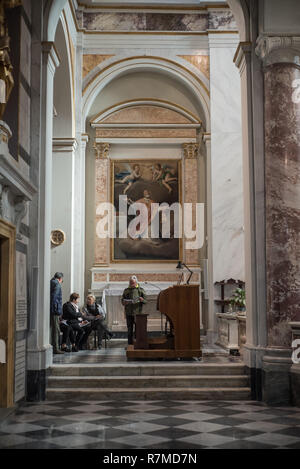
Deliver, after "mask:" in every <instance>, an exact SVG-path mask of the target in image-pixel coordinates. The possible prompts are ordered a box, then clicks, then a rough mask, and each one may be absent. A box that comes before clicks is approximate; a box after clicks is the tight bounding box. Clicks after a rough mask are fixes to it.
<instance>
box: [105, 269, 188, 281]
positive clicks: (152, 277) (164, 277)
mask: <svg viewBox="0 0 300 469" xmlns="http://www.w3.org/2000/svg"><path fill="white" fill-rule="evenodd" d="M135 274H136V275H137V278H138V281H139V282H177V281H178V280H179V278H180V273H174V274H152V273H148V274H139V273H138V272H136V271H135ZM130 275H131V274H129V273H126V274H109V280H110V281H111V282H126V281H128V278H129V277H130Z"/></svg>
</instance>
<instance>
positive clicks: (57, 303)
mask: <svg viewBox="0 0 300 469" xmlns="http://www.w3.org/2000/svg"><path fill="white" fill-rule="evenodd" d="M50 314H54V315H57V316H60V315H61V314H62V291H61V284H60V283H59V281H58V280H57V278H54V277H53V278H52V279H51V281H50Z"/></svg>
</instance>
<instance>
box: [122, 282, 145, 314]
mask: <svg viewBox="0 0 300 469" xmlns="http://www.w3.org/2000/svg"><path fill="white" fill-rule="evenodd" d="M140 297H141V298H143V301H139V298H140ZM123 300H133V303H132V304H125V305H124V306H125V313H126V315H127V316H135V315H136V314H140V313H141V312H142V308H143V304H145V303H147V297H146V293H145V290H144V289H143V288H142V287H140V285H139V284H137V285H136V286H135V287H128V288H125V290H124V291H123V295H122V298H121V301H122V304H124V303H123Z"/></svg>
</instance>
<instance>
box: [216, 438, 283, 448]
mask: <svg viewBox="0 0 300 469" xmlns="http://www.w3.org/2000/svg"><path fill="white" fill-rule="evenodd" d="M274 448H276V445H266V444H262V443H257V442H255V441H247V440H239V441H233V442H230V443H225V444H223V445H220V446H218V449H274Z"/></svg>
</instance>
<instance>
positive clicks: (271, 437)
mask: <svg viewBox="0 0 300 469" xmlns="http://www.w3.org/2000/svg"><path fill="white" fill-rule="evenodd" d="M0 448H2V449H4V448H9V449H55V448H57V449H67V448H69V449H72V448H80V449H136V448H144V449H173V450H174V449H202V448H208V449H276V448H284V449H300V409H299V408H295V407H284V408H282V407H268V406H266V405H265V404H262V403H260V402H255V401H243V402H242V403H241V402H232V401H218V402H215V401H188V402H187V401H148V400H147V401H138V402H136V401H135V402H133V401H124V400H123V401H88V402H86V401H85V402H82V401H78V402H77V401H74V400H72V401H61V402H60V401H52V402H51V401H46V402H38V403H23V404H22V405H21V406H20V407H19V408H18V409H17V410H16V412H15V413H14V414H11V415H10V416H9V417H7V418H6V420H4V421H1V422H0Z"/></svg>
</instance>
